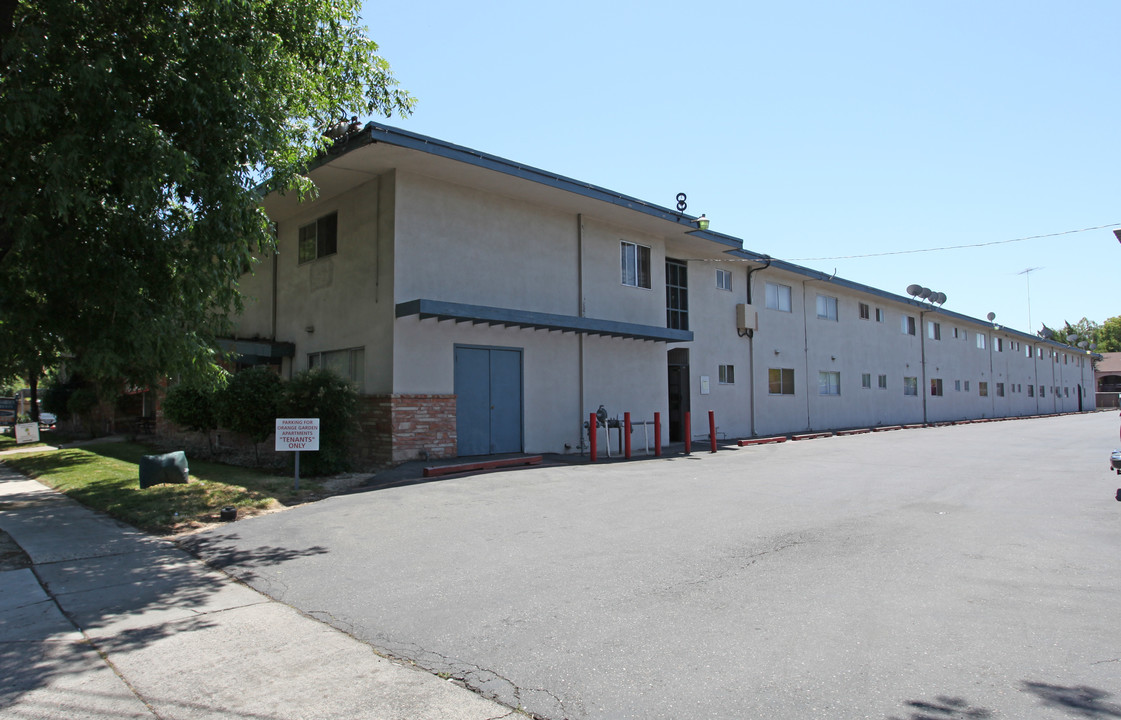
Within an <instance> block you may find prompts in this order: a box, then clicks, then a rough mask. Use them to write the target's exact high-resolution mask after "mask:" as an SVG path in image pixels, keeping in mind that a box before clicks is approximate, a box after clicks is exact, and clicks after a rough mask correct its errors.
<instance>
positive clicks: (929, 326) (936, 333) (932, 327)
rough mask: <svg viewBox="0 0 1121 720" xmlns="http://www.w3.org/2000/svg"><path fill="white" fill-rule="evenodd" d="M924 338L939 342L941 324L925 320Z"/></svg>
mask: <svg viewBox="0 0 1121 720" xmlns="http://www.w3.org/2000/svg"><path fill="white" fill-rule="evenodd" d="M926 336H927V337H928V338H930V339H931V340H941V339H942V325H941V323H936V322H934V321H933V320H927V321H926Z"/></svg>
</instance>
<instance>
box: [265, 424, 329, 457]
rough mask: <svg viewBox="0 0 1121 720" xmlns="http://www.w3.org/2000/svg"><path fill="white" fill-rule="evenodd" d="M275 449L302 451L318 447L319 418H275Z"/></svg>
mask: <svg viewBox="0 0 1121 720" xmlns="http://www.w3.org/2000/svg"><path fill="white" fill-rule="evenodd" d="M276 449H277V451H280V452H302V451H305V450H318V449H319V418H277V419H276Z"/></svg>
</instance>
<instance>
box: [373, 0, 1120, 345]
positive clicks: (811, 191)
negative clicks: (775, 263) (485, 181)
mask: <svg viewBox="0 0 1121 720" xmlns="http://www.w3.org/2000/svg"><path fill="white" fill-rule="evenodd" d="M364 18H365V20H366V23H367V25H368V27H369V29H370V35H371V37H373V39H374V40H375V41H377V42H378V44H379V45H380V47H381V52H382V54H383V55H384V57H385V58H386V59H387V60H389V62H390V63H391V65H392V66H393V70H394V73H395V74H396V76H397V78H398V79H399V80H400V82H401V85H402V87H404V88H405V89H407V90H408V91H409V92H411V93H412V94H413V95H414V96H416V98H417V99H418V104H417V107H416V112H415V113H414V114H413V116H412V117H410V118H407V119H401V118H392V119H390V120H388V122H389V123H390V124H393V125H397V126H399V127H402V128H405V129H408V130H411V131H413V132H418V133H422V134H426V135H431V136H434V137H437V138H440V139H442V140H447V141H449V142H453V143H456V144H460V145H465V146H468V147H471V148H474V149H476V150H480V151H483V152H488V153H492V154H495V155H498V156H501V157H505V158H508V159H510V160H514V161H517V162H520V163H524V164H527V165H532V166H535V167H539V168H542V169H545V170H549V171H552V172H555V173H558V174H561V175H566V176H569V177H573V178H576V179H578V180H582V181H585V182H590V183H594V184H596V185H601V186H603V187H607V188H610V189H611V190H615V191H618V192H621V193H625V194H627V195H632V196H635V197H638V198H641V199H643V200H646V201H649V202H653V203H656V204H659V205H663V206H666V207H672V206H673V205H674V204H675V199H674V198H675V196H676V194H677V193H679V192H685V193H687V194H688V198H689V199H688V203H689V209H688V212H690V213H692V214H700V213H705V214H707V215H708V217H709V218H710V219H711V220H712V229H713V230H716V231H719V232H723V233H727V234H729V235H733V236H735V237H738V238H742V239H743V240H744V247H745V248H747V249H749V250H753V251H756V252H763V253H768V254H770V255H772V256H774V257H779V258H783V259H788V260H794V261H796V262H798V263H799V264H802V265H805V266H808V267H812V268H816V269H819V270H824V271H826V272H830V273H832V272H833V271H834V270H836V272H837V274H838V275H839V276H841V277H844V278H848V279H850V280H855V281H857V282H862V283H866V284H869V285H872V286H875V287H878V288H882V289H884V290H888V291H891V292H895V293H898V294H901V295H902V294H905V292H904V289H905V288H906V287H907V286H908V285H910V284H911V283H919V284H921V285H925V286H927V287H929V288H931V289H933V290H935V291H941V292H944V293H946V295H947V296H948V298H949V299H948V301H947V303H946V307H947V309H951V310H955V311H957V312H961V313H965V314H967V315H972V316H974V317H984V316H985V315H986V314H987V313H988V312H990V311H991V312H995V313H996V316H997V322H999V323H1002V324H1004V325H1008V326H1010V327H1014V328H1016V329H1019V330H1025V331H1026V330H1030V331H1033V332H1034V331H1035V330H1038V329H1039V327H1040V323H1041V322H1045V323H1047V324H1048V325H1057V324H1061V323H1062V321H1063V320H1070V321H1071V322H1074V321H1077V320H1078V319H1080V318H1082V317H1083V316H1085V317H1088V318H1089V319H1091V320H1094V321H1096V322H1102V321H1103V320H1105V319H1106V318H1108V317H1113V316H1116V315H1121V300H1119V299H1118V294H1117V284H1116V281H1115V278H1116V277H1117V276H1118V272H1119V271H1121V244H1119V243H1118V241H1117V239H1116V238H1115V237H1114V235H1113V233H1112V227H1114V226H1118V227H1121V204H1119V203H1118V199H1119V197H1121V193H1119V191H1121V142H1119V141H1121V137H1119V132H1118V129H1119V127H1121V92H1118V89H1119V88H1118V78H1119V77H1121V72H1119V70H1121V63H1119V61H1118V58H1119V57H1121V39H1118V37H1117V32H1116V30H1117V28H1118V27H1121V3H1118V2H1115V0H1102V1H1079V2H1073V3H1063V4H1060V3H1054V2H1046V3H1045V2H1036V1H1034V0H1020V1H1019V2H1004V1H986V2H976V0H974V1H973V2H957V1H953V0H951V1H944V0H943V1H939V2H926V3H917V2H906V1H904V0H895V1H893V2H886V1H876V2H871V1H861V0H855V1H850V2H845V3H838V2H817V1H812V2H782V3H774V2H772V3H758V2H713V1H708V0H695V1H694V2H691V3H682V2H673V3H670V2H661V1H654V2H641V3H638V2H634V3H632V2H611V1H610V0H606V1H601V2H587V1H585V0H572V1H568V2H564V3H526V2H518V3H513V2H485V1H480V2H476V3H459V2H456V3H448V2H413V3H378V2H373V1H372V0H367V2H366V3H365V11H364ZM1099 226H1110V227H1104V228H1102V229H1098V230H1093V231H1087V232H1079V233H1071V234H1064V235H1058V236H1055V237H1048V238H1038V239H1031V240H1022V241H1021V240H1020V239H1021V238H1029V237H1034V236H1040V235H1050V234H1054V233H1065V232H1067V231H1071V230H1081V229H1083V228H1090V227H1099ZM1007 241H1016V242H1007ZM982 243H993V244H990V245H987V246H985V247H979V248H968V249H957V250H947V251H940V252H922V253H906V254H893V255H886V256H881V257H872V258H846V259H842V258H843V257H844V256H852V255H869V254H876V253H900V252H901V251H911V250H923V249H928V248H939V247H947V246H959V245H975V244H982ZM807 258H823V259H812V260H811V259H807ZM1027 268H1040V269H1038V270H1035V271H1033V272H1032V273H1031V274H1030V276H1025V275H1022V274H1018V273H1020V271H1023V270H1025V269H1027ZM1028 278H1030V291H1031V294H1030V302H1031V309H1030V312H1031V326H1030V327H1029V323H1028V282H1027V280H1028Z"/></svg>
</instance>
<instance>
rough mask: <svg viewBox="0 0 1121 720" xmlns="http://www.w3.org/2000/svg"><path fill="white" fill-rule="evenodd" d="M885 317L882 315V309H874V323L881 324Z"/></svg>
mask: <svg viewBox="0 0 1121 720" xmlns="http://www.w3.org/2000/svg"><path fill="white" fill-rule="evenodd" d="M885 317H886V316H885V315H884V309H883V308H876V322H883V321H884V318H885Z"/></svg>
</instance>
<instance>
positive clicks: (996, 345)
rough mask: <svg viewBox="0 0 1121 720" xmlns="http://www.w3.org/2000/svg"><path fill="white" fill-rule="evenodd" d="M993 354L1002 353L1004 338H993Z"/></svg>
mask: <svg viewBox="0 0 1121 720" xmlns="http://www.w3.org/2000/svg"><path fill="white" fill-rule="evenodd" d="M993 352H1004V338H999V337H998V338H993Z"/></svg>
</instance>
